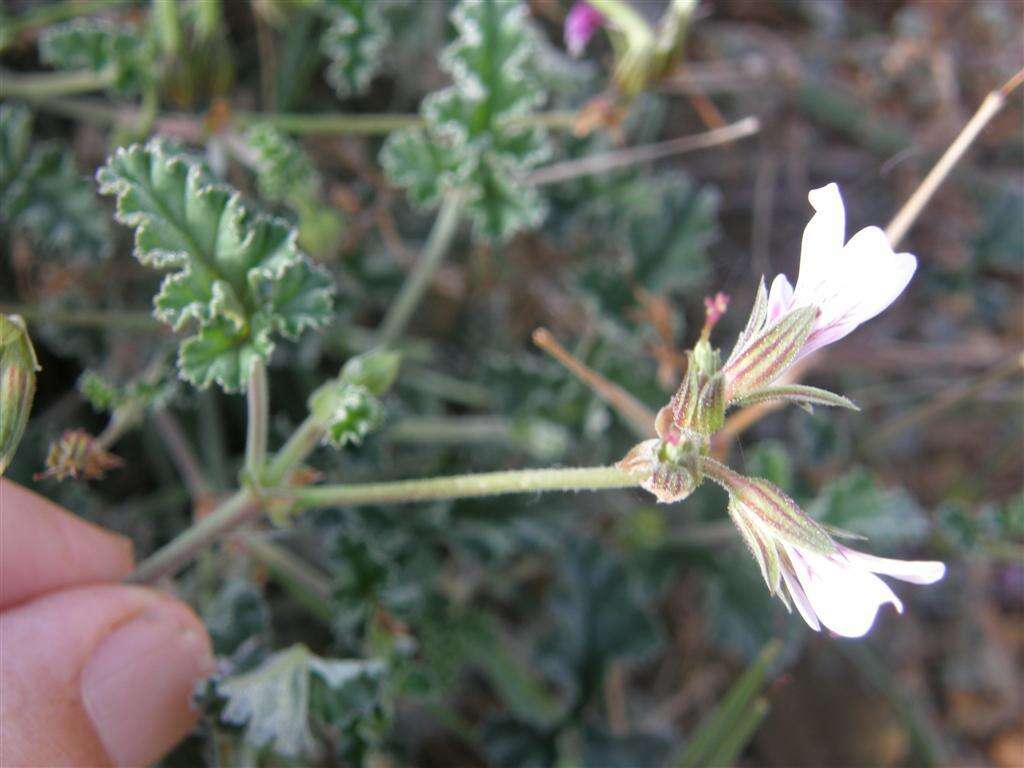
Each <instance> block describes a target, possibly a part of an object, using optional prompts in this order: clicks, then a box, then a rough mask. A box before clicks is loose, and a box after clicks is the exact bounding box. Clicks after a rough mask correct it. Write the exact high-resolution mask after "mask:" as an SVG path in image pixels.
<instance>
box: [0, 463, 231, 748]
mask: <svg viewBox="0 0 1024 768" xmlns="http://www.w3.org/2000/svg"><path fill="white" fill-rule="evenodd" d="M131 569H132V548H131V542H129V541H128V540H127V539H125V538H123V537H121V536H118V535H116V534H113V533H110V532H108V531H105V530H103V529H102V528H99V527H97V526H95V525H92V524H91V523H87V522H85V521H84V520H81V519H79V518H76V517H74V516H73V515H71V514H69V513H68V512H66V511H65V510H63V509H61V508H60V507H58V506H56V505H54V504H52V503H51V502H49V501H47V500H46V499H44V498H42V497H41V496H38V495H36V494H35V493H33V492H31V491H29V490H27V489H25V488H22V487H21V486H19V485H17V484H15V483H12V482H10V481H7V480H4V479H2V478H0V690H2V696H0V765H3V766H12V767H13V766H47V767H49V766H58V765H73V766H103V765H111V764H113V765H124V766H142V765H148V764H150V763H153V762H155V761H156V760H157V759H159V758H160V757H161V756H163V754H164V753H165V752H167V750H169V749H170V748H171V747H172V746H173V745H174V744H175V743H176V742H177V741H178V740H180V739H181V738H182V737H183V736H185V735H186V734H187V733H188V732H189V730H190V729H191V728H192V727H193V725H194V724H195V721H196V713H195V712H194V711H193V710H192V709H191V707H190V704H189V698H190V696H191V693H192V690H193V687H194V686H195V683H196V681H197V680H199V679H200V678H202V677H203V676H205V675H208V674H209V673H210V672H211V671H212V669H213V656H212V653H211V649H210V640H209V637H208V636H207V634H206V630H205V629H204V628H203V625H202V622H200V620H199V619H198V618H197V617H196V615H195V614H194V613H193V612H192V610H191V609H190V608H189V607H188V606H186V605H185V604H184V603H182V602H180V601H178V600H176V599H174V598H172V597H170V596H168V595H166V594H163V593H161V592H158V591H156V590H154V589H148V588H144V587H135V586H127V585H124V584H119V583H118V582H119V581H120V580H121V579H123V578H124V577H125V576H126V575H127V574H128V573H129V572H130V571H131Z"/></svg>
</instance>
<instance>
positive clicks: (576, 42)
mask: <svg viewBox="0 0 1024 768" xmlns="http://www.w3.org/2000/svg"><path fill="white" fill-rule="evenodd" d="M602 24H604V16H602V15H601V12H600V11H598V10H597V9H596V8H594V6H592V5H591V4H590V3H587V2H584V1H583V0H577V2H576V3H574V4H573V6H572V8H570V9H569V13H568V15H567V16H566V17H565V47H566V48H568V49H569V53H570V54H571V55H573V56H576V57H578V56H580V55H582V53H583V49H584V48H586V47H587V43H589V42H590V38H592V37H593V36H594V33H595V32H597V30H598V29H600V28H601V25H602Z"/></svg>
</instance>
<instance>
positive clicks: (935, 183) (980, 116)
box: [885, 69, 1024, 246]
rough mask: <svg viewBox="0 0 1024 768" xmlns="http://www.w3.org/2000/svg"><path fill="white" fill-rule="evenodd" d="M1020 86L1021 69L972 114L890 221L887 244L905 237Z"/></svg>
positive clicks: (1023, 80)
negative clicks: (943, 183) (970, 148)
mask: <svg viewBox="0 0 1024 768" xmlns="http://www.w3.org/2000/svg"><path fill="white" fill-rule="evenodd" d="M1021 83H1024V69H1021V70H1020V71H1019V72H1017V74H1015V75H1014V76H1013V77H1011V78H1010V79H1009V80H1007V81H1006V82H1005V83H1004V84H1003V86H1002V87H1001V88H998V89H996V90H994V91H992V92H991V93H990V94H989V95H988V96H986V97H985V100H984V101H983V102H981V106H980V107H978V111H977V112H975V113H974V117H972V118H971V119H970V120H969V121H967V125H965V126H964V127H963V130H962V131H960V134H959V135H958V136H957V137H956V139H955V140H954V141H953V143H952V144H950V145H949V148H948V149H946V151H945V152H944V153H943V154H942V157H940V158H939V161H938V162H937V163H935V166H934V167H933V168H932V169H931V171H929V173H928V175H927V176H925V178H924V181H922V182H921V184H920V186H918V188H917V189H916V190H915V191H914V194H912V195H911V196H910V199H908V200H907V202H905V203H904V204H903V207H902V208H900V210H899V212H898V213H897V214H896V215H895V216H894V217H893V220H892V221H891V222H889V226H888V227H886V228H885V234H887V235H888V236H889V240H890V242H891V243H892V244H893V245H894V246H895V245H896V244H897V243H898V242H899V241H900V240H902V239H903V236H904V235H905V234H906V233H907V230H908V229H910V227H911V226H913V224H914V222H915V221H916V220H917V217H918V216H919V215H920V214H921V211H922V210H924V207H925V206H926V205H927V204H928V201H929V200H931V199H932V195H934V194H935V190H937V189H938V188H939V185H941V184H942V182H943V181H944V180H945V178H946V176H948V175H949V172H950V171H952V170H953V166H955V165H956V164H957V162H959V160H960V158H961V157H963V155H964V153H965V152H966V151H967V148H968V147H970V146H971V144H973V143H974V140H975V139H976V138H978V134H979V133H981V132H982V131H983V130H984V129H985V126H986V125H988V124H989V122H990V121H991V120H992V118H993V117H995V116H996V115H997V114H998V113H999V111H1000V110H1002V108H1003V105H1005V104H1006V99H1007V97H1008V96H1009V95H1010V94H1011V93H1013V91H1014V90H1016V89H1017V88H1018V87H1019V86H1020V85H1021Z"/></svg>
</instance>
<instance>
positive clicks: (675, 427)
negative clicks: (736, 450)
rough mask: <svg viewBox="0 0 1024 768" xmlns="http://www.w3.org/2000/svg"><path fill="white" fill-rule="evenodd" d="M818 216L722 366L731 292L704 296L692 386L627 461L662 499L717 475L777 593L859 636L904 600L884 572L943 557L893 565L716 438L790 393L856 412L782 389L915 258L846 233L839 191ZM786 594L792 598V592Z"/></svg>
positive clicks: (822, 621)
mask: <svg viewBox="0 0 1024 768" xmlns="http://www.w3.org/2000/svg"><path fill="white" fill-rule="evenodd" d="M809 197H810V201H811V205H812V206H813V207H814V209H815V211H816V213H815V215H814V217H813V218H812V219H811V221H810V223H809V224H808V225H807V228H806V229H805V231H804V236H803V243H802V249H801V258H800V276H799V279H798V280H797V284H796V288H793V287H792V286H791V285H790V283H789V281H788V280H787V279H786V277H785V275H779V276H778V277H776V278H775V280H774V281H773V282H772V287H771V290H770V291H767V290H766V289H765V285H764V281H763V280H762V281H761V285H760V287H759V289H758V292H757V297H756V299H755V301H754V307H753V310H752V311H751V314H750V319H749V320H748V322H747V325H746V327H745V328H744V330H743V332H742V333H741V334H740V336H739V339H738V340H737V342H736V345H735V346H734V347H733V351H732V354H731V355H730V356H729V358H728V360H727V361H726V362H725V364H724V365H722V364H721V363H720V358H719V353H718V350H716V349H714V348H713V347H712V346H711V343H710V340H709V339H710V335H711V330H712V328H713V327H714V325H715V324H716V323H717V322H718V320H719V319H720V318H721V316H722V314H723V313H724V312H725V311H726V309H727V307H728V297H727V296H725V295H724V294H718V295H716V296H715V297H714V298H713V299H711V298H709V299H706V300H705V307H706V312H707V320H706V322H705V325H704V329H703V330H702V332H701V335H700V339H699V340H698V342H697V344H696V346H695V347H694V348H693V350H692V351H691V352H688V353H687V363H688V364H687V368H686V373H685V374H684V376H683V381H682V383H681V384H680V386H679V389H678V390H677V392H676V394H675V395H673V397H672V399H671V400H670V401H669V403H668V405H666V406H665V407H664V408H662V409H661V410H660V411H659V412H658V415H657V418H656V420H655V425H654V426H655V430H656V432H657V434H658V437H657V439H653V440H646V441H644V442H642V443H640V444H638V445H636V446H635V447H634V448H633V449H632V450H631V451H630V452H629V453H628V454H627V455H626V457H625V458H623V459H622V461H620V462H619V464H618V466H619V467H620V468H622V469H625V470H628V471H630V472H633V473H636V474H637V475H639V476H640V477H642V478H643V480H642V483H641V484H642V487H643V488H645V489H646V490H648V491H650V492H651V493H653V494H654V496H655V497H656V498H657V499H658V501H659V502H662V503H671V502H675V501H680V500H682V499H685V498H686V497H687V496H689V495H690V494H691V493H692V492H693V491H694V489H695V488H696V487H697V486H698V485H700V484H701V482H702V481H703V479H704V478H705V477H708V478H710V479H712V480H713V481H715V482H716V483H718V484H719V485H721V486H722V487H723V488H725V490H726V491H727V492H728V493H729V516H730V517H731V518H732V520H733V522H734V523H735V524H736V527H737V528H738V529H739V531H740V534H741V535H742V537H743V539H744V541H745V542H746V544H747V547H748V548H749V549H750V551H751V553H752V554H753V556H754V559H755V560H756V561H757V564H758V566H759V567H760V569H761V574H762V576H763V577H764V580H765V583H766V584H767V585H768V591H769V592H770V593H771V594H773V595H778V596H779V598H780V599H781V600H782V601H783V603H785V605H786V607H787V609H788V608H789V607H790V600H792V603H793V604H794V605H795V606H796V608H797V610H798V611H799V612H800V615H801V616H802V617H803V618H804V620H805V621H806V622H807V624H808V625H809V626H810V627H811V628H813V629H814V630H815V631H817V630H819V629H821V626H822V625H824V626H825V627H827V628H828V629H830V630H832V631H833V632H835V633H836V634H838V635H842V636H845V637H861V636H863V635H864V634H866V633H867V632H868V630H869V629H870V628H871V626H872V624H873V623H874V620H875V616H876V615H877V613H878V610H879V608H881V607H882V606H883V605H885V604H891V605H893V606H895V608H896V610H897V611H900V612H902V610H903V604H902V603H901V602H900V600H899V598H898V597H896V595H895V594H894V593H893V591H892V590H891V589H890V588H889V586H888V585H887V584H886V583H885V582H884V581H882V580H881V579H879V578H878V576H877V575H876V574H879V573H881V574H885V575H888V576H892V577H894V578H897V579H901V580H903V581H908V582H911V583H914V584H931V583H933V582H936V581H938V580H939V579H941V578H942V577H943V575H944V574H945V566H944V565H943V564H942V563H938V562H932V561H904V560H889V559H886V558H880V557H874V556H872V555H868V554H865V553H863V552H858V551H856V550H853V549H850V548H849V547H846V546H844V545H842V544H839V543H838V542H836V541H835V539H834V538H833V535H832V534H833V532H831V531H830V530H829V529H828V528H827V527H825V526H823V525H822V524H820V523H818V522H817V521H815V520H813V519H812V518H810V517H808V516H807V515H806V514H805V513H804V512H803V510H801V509H800V507H799V506H798V505H797V504H796V502H794V501H793V500H792V499H791V498H789V496H787V495H786V494H785V493H783V492H782V491H781V490H780V489H779V488H777V487H776V486H774V485H773V484H771V483H769V482H768V481H767V480H763V479H759V478H748V477H744V476H743V475H740V474H739V473H737V472H734V471H733V470H731V469H730V468H729V467H727V466H725V465H724V464H721V463H720V462H718V461H716V460H715V459H713V458H712V457H711V456H710V455H709V454H710V449H709V446H710V444H711V437H712V436H713V435H714V433H715V432H717V431H718V430H719V429H721V427H722V425H723V423H724V419H725V411H726V409H727V408H728V407H735V406H740V405H748V404H751V403H756V402H763V401H765V400H785V401H792V402H796V403H798V404H800V405H803V406H805V407H809V406H812V405H832V406H841V407H846V408H853V409H856V406H855V405H854V404H853V403H852V402H850V401H849V400H848V399H846V398H845V397H842V396H841V395H837V394H834V393H832V392H828V391H826V390H822V389H817V388H815V387H808V386H802V385H783V386H778V385H775V382H776V381H777V380H778V379H779V377H780V376H782V374H783V373H785V371H786V370H787V369H788V368H789V366H791V365H792V364H793V363H794V362H795V361H796V360H799V359H800V358H801V357H804V356H806V355H808V354H810V353H812V352H814V351H815V350H817V349H820V348H821V347H823V346H825V345H827V344H831V343H832V342H834V341H838V340H839V339H841V338H842V337H844V336H846V335H847V334H849V333H850V332H851V331H853V330H854V329H855V328H856V327H857V326H858V325H860V324H861V323H863V322H865V321H866V320H870V319H871V318H872V317H874V316H875V315H877V314H879V313H880V312H882V310H884V309H885V308H886V307H888V306H889V305H890V304H892V303H893V302H894V301H895V300H896V299H897V298H898V297H899V295H900V294H901V293H902V292H903V289H904V288H906V286H907V284H908V283H909V282H910V278H911V277H912V276H913V274H914V270H915V269H916V267H917V260H916V259H915V258H914V257H913V256H912V255H910V254H909V253H899V254H897V253H894V252H893V250H892V247H891V245H890V244H889V241H888V239H887V238H886V236H885V234H884V233H883V232H882V231H881V230H880V229H878V228H876V227H868V228H866V229H862V230H861V231H860V232H858V233H857V234H856V235H854V236H853V237H852V238H851V239H850V241H849V242H846V243H845V244H844V239H845V212H844V210H843V201H842V198H841V197H840V195H839V188H838V187H837V186H836V185H835V184H829V185H828V186H826V187H823V188H821V189H816V190H813V191H812V192H811V193H810V195H809ZM787 595H788V597H787Z"/></svg>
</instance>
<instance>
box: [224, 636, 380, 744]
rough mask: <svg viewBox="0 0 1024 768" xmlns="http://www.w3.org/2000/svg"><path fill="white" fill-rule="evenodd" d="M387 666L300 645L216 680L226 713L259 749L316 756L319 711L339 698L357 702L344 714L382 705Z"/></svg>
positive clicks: (228, 720)
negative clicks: (332, 655)
mask: <svg viewBox="0 0 1024 768" xmlns="http://www.w3.org/2000/svg"><path fill="white" fill-rule="evenodd" d="M384 671H385V666H384V663H383V662H381V661H377V660H359V659H343V660H342V659H325V658H321V657H319V656H317V655H315V654H313V653H312V652H311V651H310V650H309V649H308V648H306V647H305V646H304V645H294V646H292V647H291V648H288V649H286V650H284V651H278V652H277V653H275V654H273V655H272V656H270V657H269V658H268V659H267V660H266V661H265V662H263V664H261V665H260V666H259V667H257V668H256V669H254V670H252V671H251V672H247V673H245V674H242V675H238V676H235V677H229V678H227V679H223V680H218V681H216V683H215V686H216V692H217V694H219V695H220V696H222V697H223V698H225V699H226V700H227V703H226V704H225V706H224V709H223V710H222V711H221V714H220V718H221V720H222V721H224V722H226V723H230V724H233V725H244V726H245V731H244V734H245V739H246V741H247V742H249V743H250V744H251V745H253V746H254V747H256V748H262V747H266V746H269V747H270V748H271V749H273V750H274V751H275V752H277V753H278V754H280V755H284V756H286V757H293V758H298V757H306V758H316V757H318V756H320V755H321V754H322V752H323V746H322V744H321V742H320V741H319V740H318V739H317V738H316V736H315V735H314V728H313V723H315V722H317V721H319V720H320V717H318V715H319V713H318V712H317V711H316V710H317V709H320V708H322V707H323V705H324V704H325V703H327V702H325V701H324V700H325V699H335V700H336V702H332V703H348V704H350V705H351V706H350V708H349V711H348V712H345V713H343V715H342V716H343V717H348V718H353V719H354V718H355V717H358V716H365V715H366V714H368V710H372V709H373V707H375V706H376V705H377V701H378V698H379V694H380V691H379V687H380V682H381V678H382V676H383V673H384ZM333 708H334V707H332V709H333Z"/></svg>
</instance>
